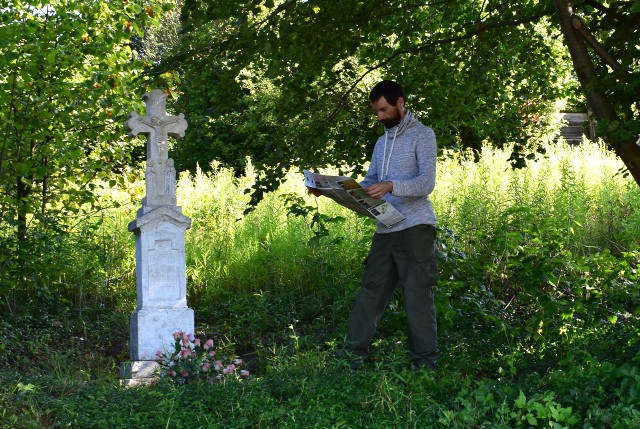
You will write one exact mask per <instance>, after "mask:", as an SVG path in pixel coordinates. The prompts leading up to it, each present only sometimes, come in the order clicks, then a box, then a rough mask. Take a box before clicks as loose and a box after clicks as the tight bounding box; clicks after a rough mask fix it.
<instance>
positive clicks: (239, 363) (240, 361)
mask: <svg viewBox="0 0 640 429" xmlns="http://www.w3.org/2000/svg"><path fill="white" fill-rule="evenodd" d="M233 363H234V365H236V366H240V365H242V359H236V360H234V361H233Z"/></svg>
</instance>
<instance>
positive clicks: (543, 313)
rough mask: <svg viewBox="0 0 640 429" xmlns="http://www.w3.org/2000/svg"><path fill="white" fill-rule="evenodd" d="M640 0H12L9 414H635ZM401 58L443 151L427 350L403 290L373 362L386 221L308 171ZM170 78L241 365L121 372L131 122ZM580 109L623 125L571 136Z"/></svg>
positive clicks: (4, 356)
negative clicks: (361, 347)
mask: <svg viewBox="0 0 640 429" xmlns="http://www.w3.org/2000/svg"><path fill="white" fill-rule="evenodd" d="M639 17H640V3H639V2H637V1H635V0H614V1H597V0H574V1H573V2H572V6H571V5H570V4H569V2H568V1H567V0H554V1H553V2H542V1H538V0H518V1H513V0H444V1H426V0H425V1H420V0H415V1H413V0H412V1H405V0H402V1H389V0H384V1H383V0H349V1H335V0H304V1H297V0H275V1H274V0H224V1H221V0H215V1H214V0H184V1H182V0H175V1H161V0H158V1H156V0H126V1H124V2H108V1H102V0H87V1H82V2H79V1H76V0H50V1H38V2H23V1H15V0H11V1H6V0H5V1H3V0H0V34H2V37H1V38H0V124H1V125H2V126H1V127H0V130H1V131H0V219H1V221H0V309H1V311H0V427H10V428H14V427H15V428H43V427H44V428H49V427H78V428H92V427H95V428H102V427H106V428H129V427H140V428H157V427H165V428H178V427H189V428H194V427H216V428H217V427H221V428H234V427H247V428H248V427H252V428H253V427H258V428H260V427H278V428H280V427H296V428H303V427H305V428H306V427H322V428H326V427H382V428H387V427H389V428H391V427H393V428H396V427H419V428H423V427H443V428H445V427H454V428H456V427H457V428H488V427H492V428H493V427H503V428H513V427H522V428H524V427H553V428H560V427H573V428H591V427H593V428H637V427H639V426H640V406H639V405H638V404H639V403H640V370H639V367H640V354H639V353H640V330H639V329H638V326H639V323H638V322H639V320H638V318H639V317H640V314H639V311H640V310H638V308H639V307H640V306H639V305H638V304H639V303H638V301H639V299H640V297H639V291H638V262H639V260H640V248H639V244H640V243H639V240H640V239H639V237H640V234H639V232H640V231H639V229H640V214H639V213H640V210H639V209H640V191H639V190H638V183H640V145H638V144H637V143H636V142H637V141H638V137H639V135H638V134H639V133H640V106H639V104H638V103H639V100H638V97H637V94H638V87H639V86H640V80H639V77H640V74H639V73H638V71H639V70H640V68H639V67H640V62H639V61H638V58H639V57H640V55H639V53H640V31H638V24H637V23H638V19H639ZM382 78H389V79H396V80H398V81H400V82H401V83H402V84H403V86H404V87H405V89H406V90H407V95H408V100H407V102H408V106H409V107H410V109H412V110H413V111H414V113H416V115H417V116H418V117H419V118H420V119H421V120H422V121H423V122H424V123H425V124H428V125H430V126H432V127H433V128H434V131H435V132H436V135H437V136H438V143H439V148H440V150H441V153H440V158H439V173H438V185H437V190H436V192H435V193H434V195H433V200H434V204H435V206H436V210H437V214H438V216H439V229H438V244H439V247H440V251H441V253H440V255H441V260H440V262H441V264H440V270H441V276H440V281H439V284H438V290H437V297H438V302H437V307H438V314H439V328H440V339H441V348H442V358H441V360H440V368H439V370H438V371H437V372H436V373H434V374H414V373H413V372H411V371H410V370H409V368H408V357H407V351H406V345H405V343H406V336H405V333H404V316H403V311H402V307H401V305H400V303H401V299H400V296H396V297H395V298H394V300H393V301H392V303H391V307H390V309H389V311H388V312H387V313H386V316H385V319H384V320H383V322H382V324H381V326H380V329H379V333H378V336H377V337H376V340H375V344H374V346H375V352H376V353H375V357H374V359H373V361H372V362H370V363H368V364H367V365H365V366H364V367H363V368H362V369H360V370H358V371H353V370H352V369H351V367H350V366H349V365H348V364H347V363H346V362H343V361H342V360H340V359H337V358H336V357H335V352H336V351H337V350H338V349H339V348H340V347H341V344H342V339H343V335H344V333H345V323H346V320H347V317H348V314H349V311H350V308H351V305H352V303H353V299H354V295H355V293H356V291H357V289H358V286H359V282H360V274H361V269H362V265H361V263H362V260H363V259H364V258H365V256H366V252H367V249H368V245H369V240H370V236H371V234H372V233H373V230H374V227H373V224H372V222H371V221H370V220H368V219H363V218H361V217H357V216H355V215H354V214H352V213H350V212H346V211H345V210H342V209H340V208H339V207H337V206H336V205H335V204H334V203H332V202H330V201H328V200H316V199H314V198H312V197H310V196H309V195H308V194H307V193H306V191H305V189H304V187H303V185H302V179H301V176H300V174H299V170H298V169H300V168H312V169H322V168H325V169H331V170H332V171H336V172H345V173H349V174H353V175H358V174H362V172H363V169H364V168H365V166H366V162H367V160H368V159H369V156H370V153H371V150H372V145H373V142H374V141H375V138H376V137H377V136H378V135H379V134H380V132H381V130H380V128H379V125H377V124H375V119H374V118H373V117H372V115H371V112H370V111H369V106H368V105H367V103H366V98H367V93H368V90H369V89H370V87H371V85H372V84H373V83H374V82H376V81H377V80H379V79H382ZM154 88H160V89H163V90H164V91H165V92H166V93H167V94H168V95H169V109H170V110H172V111H173V112H172V113H180V112H183V113H185V116H186V119H187V121H188V123H189V129H188V130H187V133H186V136H185V138H184V139H183V140H182V141H180V142H179V143H177V144H173V143H174V142H171V144H172V145H173V146H172V147H171V157H172V158H173V159H174V160H175V163H176V164H175V165H176V167H177V169H178V170H179V171H180V180H179V186H178V201H179V204H181V205H182V206H183V208H184V212H185V213H186V214H187V215H188V216H190V217H191V218H192V220H193V224H192V228H191V229H190V230H188V233H187V267H188V268H187V270H188V272H187V276H188V300H189V305H190V306H191V307H192V308H194V309H195V311H196V326H197V332H196V333H195V334H196V335H197V336H198V337H200V338H203V339H204V338H213V339H215V341H216V344H217V347H218V348H219V349H220V350H221V351H223V352H224V353H225V354H227V355H229V356H234V355H237V356H240V357H242V358H243V359H244V361H245V365H246V367H247V369H249V370H250V371H251V373H252V376H251V377H250V378H249V379H243V380H233V379H230V380H225V382H224V383H218V384H208V383H194V384H190V385H188V386H174V385H172V384H170V383H164V382H162V383H159V384H157V385H153V386H149V387H145V388H139V389H138V388H136V389H124V388H122V387H121V386H120V385H119V382H118V365H119V364H120V363H121V362H124V361H126V360H128V353H129V351H128V350H129V348H128V337H129V328H128V324H129V323H128V318H129V315H130V314H131V312H132V311H133V310H134V307H135V302H136V296H135V267H134V263H135V258H134V242H133V237H132V235H131V234H130V233H129V232H128V231H127V224H128V222H130V221H131V220H133V219H134V218H135V212H136V210H137V209H138V208H139V207H140V201H141V199H142V197H143V196H144V195H143V193H144V186H143V183H142V175H143V171H144V157H145V155H144V144H143V143H142V139H127V138H126V136H125V135H126V131H125V130H124V123H125V121H126V116H127V114H129V113H130V112H132V111H137V112H142V110H143V106H142V103H141V96H142V94H143V93H145V92H147V91H148V90H150V89H154ZM563 109H568V110H578V111H587V109H589V111H590V112H591V113H592V119H594V120H595V121H596V122H597V124H596V125H597V130H598V135H599V136H601V137H602V138H603V140H602V141H603V142H604V143H602V145H600V144H586V143H585V144H583V145H580V146H574V147H568V146H565V145H563V144H562V143H559V144H556V143H551V142H550V141H549V136H550V135H551V133H553V132H554V130H555V129H557V127H558V126H559V124H558V123H557V121H556V120H555V119H554V118H556V114H557V113H558V111H560V110H563ZM198 166H199V167H198ZM251 209H254V210H251Z"/></svg>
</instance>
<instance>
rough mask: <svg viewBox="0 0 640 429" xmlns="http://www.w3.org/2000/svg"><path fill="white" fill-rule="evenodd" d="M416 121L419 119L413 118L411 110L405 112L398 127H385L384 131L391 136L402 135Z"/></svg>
mask: <svg viewBox="0 0 640 429" xmlns="http://www.w3.org/2000/svg"><path fill="white" fill-rule="evenodd" d="M415 121H417V119H416V118H415V116H413V113H412V112H411V110H405V111H404V116H403V117H402V120H401V121H400V123H399V124H398V125H396V126H395V127H391V128H387V127H384V130H385V132H386V133H387V134H389V135H400V134H402V132H403V131H404V130H406V129H407V128H408V127H409V126H410V125H411V124H412V123H413V122H415Z"/></svg>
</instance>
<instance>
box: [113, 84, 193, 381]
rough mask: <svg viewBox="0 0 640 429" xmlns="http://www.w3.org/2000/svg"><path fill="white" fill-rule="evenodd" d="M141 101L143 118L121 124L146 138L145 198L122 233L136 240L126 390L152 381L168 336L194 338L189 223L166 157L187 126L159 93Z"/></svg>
mask: <svg viewBox="0 0 640 429" xmlns="http://www.w3.org/2000/svg"><path fill="white" fill-rule="evenodd" d="M143 99H144V100H145V101H146V107H147V112H146V115H145V116H141V115H139V114H138V113H135V112H134V113H132V114H131V115H129V119H128V120H127V123H126V128H127V130H128V131H129V135H130V136H135V135H138V134H143V135H146V136H147V169H146V174H145V178H146V196H145V198H144V199H143V201H142V208H141V209H140V210H138V214H137V218H136V219H135V220H133V221H132V222H131V223H129V227H128V228H129V231H131V232H133V233H134V234H135V237H136V292H137V308H136V310H135V311H134V312H133V313H132V314H131V321H130V347H131V349H130V354H131V362H126V363H124V364H123V366H122V371H121V377H122V378H123V379H124V380H127V384H128V385H135V384H137V383H136V382H134V381H133V380H138V381H140V382H142V381H144V380H147V381H148V380H152V379H153V378H154V377H156V376H157V373H158V369H159V367H158V363H157V362H155V359H156V353H157V352H158V351H162V352H164V351H168V350H173V348H174V339H173V333H174V332H176V331H184V332H188V333H193V332H194V313H193V310H192V309H190V308H188V307H187V280H186V262H185V260H186V255H185V239H184V235H185V231H186V230H187V229H188V228H189V227H190V226H191V219H189V218H188V217H187V216H185V215H183V214H182V209H181V208H180V207H178V206H177V205H176V203H177V202H176V189H175V186H176V171H175V168H174V167H173V160H171V159H170V158H168V154H167V138H168V137H169V136H172V137H182V136H184V132H185V130H186V129H187V122H186V121H185V119H184V115H182V114H180V115H179V116H167V115H166V114H165V107H166V94H164V93H163V92H162V91H160V90H154V91H151V92H149V93H147V94H145V95H144V97H143ZM143 384H144V383H143Z"/></svg>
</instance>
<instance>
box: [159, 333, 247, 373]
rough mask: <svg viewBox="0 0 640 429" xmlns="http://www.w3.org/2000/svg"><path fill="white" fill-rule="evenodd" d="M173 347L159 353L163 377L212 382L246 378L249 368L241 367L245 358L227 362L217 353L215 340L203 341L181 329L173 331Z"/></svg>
mask: <svg viewBox="0 0 640 429" xmlns="http://www.w3.org/2000/svg"><path fill="white" fill-rule="evenodd" d="M173 339H174V340H175V343H174V350H173V351H172V352H169V351H165V352H163V351H161V350H158V352H156V357H157V361H158V363H159V364H160V376H161V377H162V378H167V379H170V380H173V381H175V382H176V383H180V384H186V383H189V382H191V381H195V380H207V381H210V382H212V383H213V382H216V381H221V380H223V379H224V378H228V377H235V378H247V377H249V371H247V370H244V369H240V368H241V366H242V359H239V358H235V359H230V360H229V362H228V363H224V362H223V361H224V360H227V359H225V358H224V357H220V358H219V359H217V358H218V356H217V352H216V349H215V344H214V342H213V340H212V339H208V340H206V341H205V342H204V343H203V342H202V341H201V340H200V339H199V338H195V336H194V335H192V334H188V333H186V332H182V331H176V332H174V333H173Z"/></svg>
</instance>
